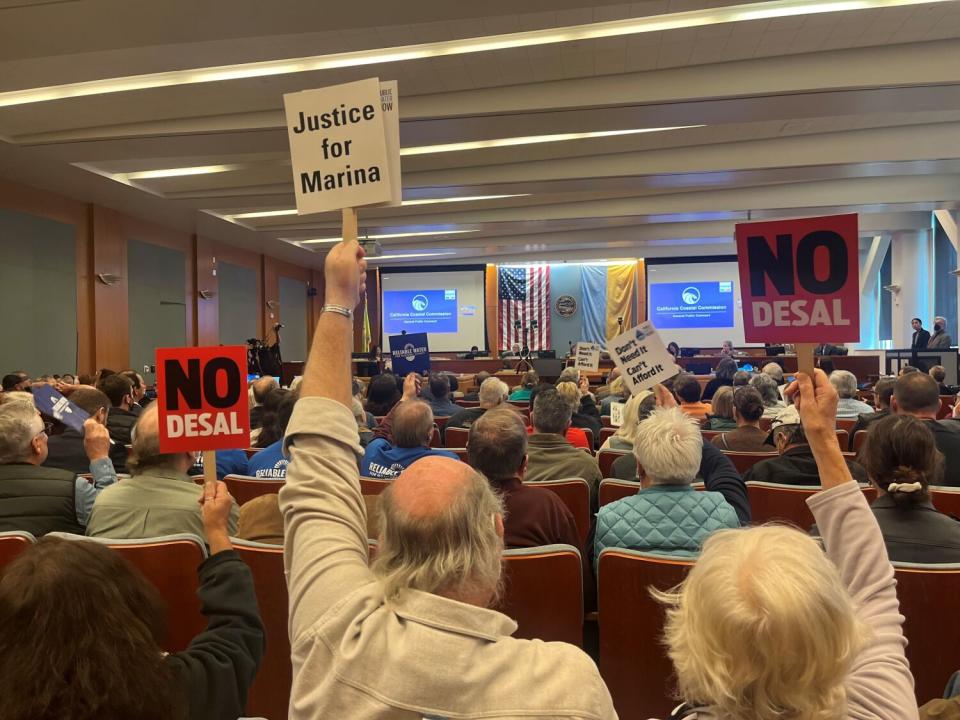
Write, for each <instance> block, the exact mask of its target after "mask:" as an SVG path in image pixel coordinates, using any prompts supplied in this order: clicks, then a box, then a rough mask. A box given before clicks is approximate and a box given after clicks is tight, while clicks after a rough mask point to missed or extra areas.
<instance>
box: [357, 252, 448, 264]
mask: <svg viewBox="0 0 960 720" xmlns="http://www.w3.org/2000/svg"><path fill="white" fill-rule="evenodd" d="M437 255H456V252H454V251H452V250H451V251H449V252H425V253H402V254H400V255H377V256H376V257H371V258H367V262H368V263H372V262H383V261H385V260H396V259H398V258H419V257H435V256H437Z"/></svg>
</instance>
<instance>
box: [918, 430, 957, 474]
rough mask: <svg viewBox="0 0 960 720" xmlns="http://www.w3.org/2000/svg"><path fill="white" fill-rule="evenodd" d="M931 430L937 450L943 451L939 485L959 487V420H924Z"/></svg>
mask: <svg viewBox="0 0 960 720" xmlns="http://www.w3.org/2000/svg"><path fill="white" fill-rule="evenodd" d="M924 422H926V423H927V427H929V428H930V429H931V430H932V431H933V440H934V442H936V444H937V450H939V451H940V452H941V453H943V461H944V462H943V479H942V480H941V481H940V484H941V485H949V486H950V487H960V420H955V419H953V418H947V419H946V420H939V421H938V420H924Z"/></svg>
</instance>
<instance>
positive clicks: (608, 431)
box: [600, 427, 617, 445]
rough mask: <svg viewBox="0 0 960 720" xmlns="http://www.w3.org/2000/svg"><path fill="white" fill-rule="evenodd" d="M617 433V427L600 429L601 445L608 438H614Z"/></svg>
mask: <svg viewBox="0 0 960 720" xmlns="http://www.w3.org/2000/svg"><path fill="white" fill-rule="evenodd" d="M616 432H617V428H615V427H602V428H600V444H601V445H603V444H604V443H605V442H606V441H607V438H611V437H613V436H614V435H615V434H616Z"/></svg>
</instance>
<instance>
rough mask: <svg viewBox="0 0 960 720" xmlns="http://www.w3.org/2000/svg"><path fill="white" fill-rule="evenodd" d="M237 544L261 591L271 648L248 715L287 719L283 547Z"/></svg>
mask: <svg viewBox="0 0 960 720" xmlns="http://www.w3.org/2000/svg"><path fill="white" fill-rule="evenodd" d="M233 547H234V549H235V550H236V551H237V553H238V554H239V555H240V557H241V558H242V559H243V561H244V562H245V563H246V564H247V567H249V568H250V572H251V574H252V575H253V585H254V589H255V590H256V593H257V605H258V606H259V608H260V618H261V619H262V620H263V627H264V631H265V632H266V641H267V645H266V647H267V649H266V654H265V655H264V657H263V660H262V661H261V662H260V669H259V670H258V671H257V677H256V679H255V680H254V682H253V685H252V686H251V687H250V693H249V695H248V696H247V712H246V714H247V715H250V716H256V717H265V718H270V719H271V720H272V719H273V718H285V717H287V713H288V711H289V704H290V684H291V683H292V682H293V668H292V666H291V664H290V639H289V637H288V635H287V611H288V602H287V582H286V579H285V578H284V575H283V546H282V545H266V544H264V543H258V542H251V541H249V540H239V539H236V538H234V540H233Z"/></svg>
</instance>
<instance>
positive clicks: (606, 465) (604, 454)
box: [597, 450, 628, 477]
mask: <svg viewBox="0 0 960 720" xmlns="http://www.w3.org/2000/svg"><path fill="white" fill-rule="evenodd" d="M627 454H628V451H627V450H601V451H600V452H598V453H597V463H598V464H599V465H600V475H601V476H603V477H610V476H611V475H613V463H614V462H615V461H616V459H617V458H619V457H621V456H623V455H627Z"/></svg>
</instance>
